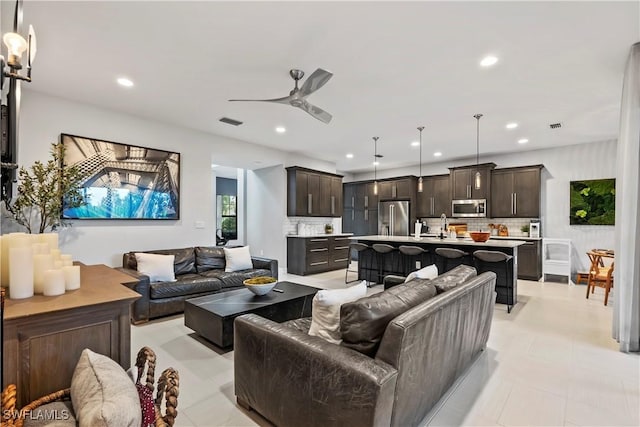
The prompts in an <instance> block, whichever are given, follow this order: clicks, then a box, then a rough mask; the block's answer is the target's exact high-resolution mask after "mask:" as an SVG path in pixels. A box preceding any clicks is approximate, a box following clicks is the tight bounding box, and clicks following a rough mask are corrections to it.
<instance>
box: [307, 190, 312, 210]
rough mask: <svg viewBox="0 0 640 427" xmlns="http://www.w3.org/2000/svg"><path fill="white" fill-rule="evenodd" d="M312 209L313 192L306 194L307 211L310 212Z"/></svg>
mask: <svg viewBox="0 0 640 427" xmlns="http://www.w3.org/2000/svg"><path fill="white" fill-rule="evenodd" d="M312 210H313V194H311V193H309V194H307V213H309V214H310V213H311V211H312Z"/></svg>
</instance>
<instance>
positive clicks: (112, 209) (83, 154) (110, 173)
mask: <svg viewBox="0 0 640 427" xmlns="http://www.w3.org/2000/svg"><path fill="white" fill-rule="evenodd" d="M60 142H61V143H62V144H63V145H64V148H65V152H64V161H63V167H65V166H73V165H75V166H78V167H79V168H80V171H81V172H82V174H83V175H84V180H83V182H82V184H81V191H82V193H83V195H84V196H85V200H86V201H87V203H86V204H85V205H84V206H81V207H77V208H66V207H63V211H62V218H63V219H144V220H149V219H170V220H171V219H180V153H174V152H171V151H164V150H158V149H155V148H146V147H139V146H137V145H127V144H120V143H117V142H109V141H102V140H99V139H94V138H87V137H83V136H76V135H68V134H64V133H63V134H61V135H60Z"/></svg>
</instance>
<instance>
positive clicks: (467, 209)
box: [451, 199, 487, 218]
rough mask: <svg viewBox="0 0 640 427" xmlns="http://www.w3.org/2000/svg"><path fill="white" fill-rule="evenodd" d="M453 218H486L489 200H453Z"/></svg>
mask: <svg viewBox="0 0 640 427" xmlns="http://www.w3.org/2000/svg"><path fill="white" fill-rule="evenodd" d="M451 216H453V217H454V218H455V217H457V218H485V217H486V216H487V199H467V200H452V201H451Z"/></svg>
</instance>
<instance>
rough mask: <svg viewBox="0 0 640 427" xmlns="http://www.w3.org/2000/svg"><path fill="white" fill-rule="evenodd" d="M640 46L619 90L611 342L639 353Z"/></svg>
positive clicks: (636, 46)
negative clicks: (620, 101)
mask: <svg viewBox="0 0 640 427" xmlns="http://www.w3.org/2000/svg"><path fill="white" fill-rule="evenodd" d="M639 169H640V43H636V44H634V45H633V46H631V52H630V53H629V58H628V60H627V67H626V70H625V75H624V85H623V88H622V106H621V109H620V135H619V137H618V157H617V170H618V175H617V179H616V232H615V234H616V259H615V262H616V264H615V265H616V269H615V273H614V275H615V282H614V283H615V290H614V298H615V304H614V310H613V338H615V339H616V340H617V341H618V342H619V343H620V351H624V352H630V351H640V171H639Z"/></svg>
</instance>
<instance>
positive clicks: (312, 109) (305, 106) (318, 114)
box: [298, 101, 332, 123]
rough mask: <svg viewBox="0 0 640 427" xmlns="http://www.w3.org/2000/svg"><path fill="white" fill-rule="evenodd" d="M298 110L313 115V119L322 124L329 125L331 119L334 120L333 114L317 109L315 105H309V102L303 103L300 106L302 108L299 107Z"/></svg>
mask: <svg viewBox="0 0 640 427" xmlns="http://www.w3.org/2000/svg"><path fill="white" fill-rule="evenodd" d="M298 108H300V109H302V110H304V111H306V112H307V113H309V114H311V115H312V116H313V117H315V118H316V119H318V120H320V121H321V122H324V123H329V122H330V121H331V118H332V116H331V114H329V113H327V112H326V111H324V110H323V109H322V108H320V107H316V106H315V105H313V104H309V102H307V101H303V102H302V103H301V104H300V106H298Z"/></svg>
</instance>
